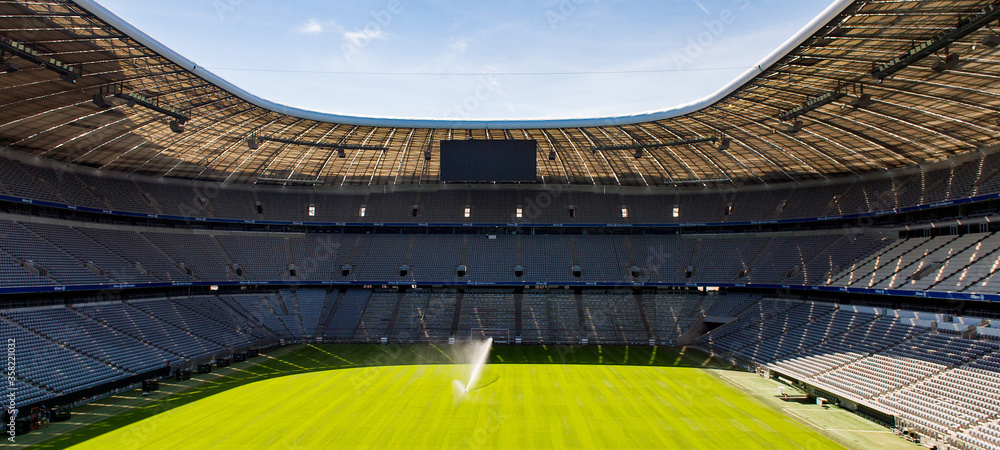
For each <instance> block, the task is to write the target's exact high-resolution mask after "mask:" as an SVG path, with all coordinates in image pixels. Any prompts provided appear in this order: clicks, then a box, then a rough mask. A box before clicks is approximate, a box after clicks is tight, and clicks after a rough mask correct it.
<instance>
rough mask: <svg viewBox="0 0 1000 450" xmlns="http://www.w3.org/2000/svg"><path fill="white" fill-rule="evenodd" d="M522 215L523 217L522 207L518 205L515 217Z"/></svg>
mask: <svg viewBox="0 0 1000 450" xmlns="http://www.w3.org/2000/svg"><path fill="white" fill-rule="evenodd" d="M522 217H524V208H521V207H520V206H518V207H517V218H518V219H520V218H522Z"/></svg>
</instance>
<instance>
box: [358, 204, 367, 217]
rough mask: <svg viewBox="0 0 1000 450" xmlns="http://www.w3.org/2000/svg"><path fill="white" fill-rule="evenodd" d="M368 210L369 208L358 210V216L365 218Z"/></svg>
mask: <svg viewBox="0 0 1000 450" xmlns="http://www.w3.org/2000/svg"><path fill="white" fill-rule="evenodd" d="M366 209H368V208H366V207H364V206H362V207H361V209H359V210H358V215H359V216H361V217H364V216H365V210H366Z"/></svg>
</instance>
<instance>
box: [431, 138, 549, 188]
mask: <svg viewBox="0 0 1000 450" xmlns="http://www.w3.org/2000/svg"><path fill="white" fill-rule="evenodd" d="M537 150H538V141H534V140H531V141H528V140H520V141H515V140H488V139H466V140H451V141H441V181H444V182H446V183H458V182H471V183H486V182H498V183H516V182H534V181H535V179H536V178H537V164H538V163H537V161H536V159H535V153H536V152H537Z"/></svg>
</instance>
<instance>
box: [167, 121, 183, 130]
mask: <svg viewBox="0 0 1000 450" xmlns="http://www.w3.org/2000/svg"><path fill="white" fill-rule="evenodd" d="M170 131H173V132H174V133H183V132H184V124H183V123H181V121H179V120H177V119H174V120H171V121H170Z"/></svg>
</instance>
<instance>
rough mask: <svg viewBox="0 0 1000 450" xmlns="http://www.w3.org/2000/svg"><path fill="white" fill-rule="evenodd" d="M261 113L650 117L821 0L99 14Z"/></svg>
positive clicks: (213, 5) (199, 8)
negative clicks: (222, 83) (276, 109)
mask: <svg viewBox="0 0 1000 450" xmlns="http://www.w3.org/2000/svg"><path fill="white" fill-rule="evenodd" d="M99 1H100V2H101V4H103V5H104V6H105V7H107V8H108V9H110V10H111V11H113V12H115V13H116V14H118V15H119V16H122V17H123V18H125V19H126V20H128V21H129V22H131V23H132V24H134V25H136V26H137V27H138V28H140V29H142V30H143V31H145V32H146V33H147V34H149V35H150V36H152V37H153V38H155V39H157V40H159V41H161V42H163V43H165V44H167V45H168V46H170V47H171V48H173V49H174V50H176V51H177V52H178V53H180V54H182V55H184V56H186V57H187V58H189V59H191V60H193V61H194V62H196V63H198V64H199V65H201V66H204V67H207V68H209V69H210V70H212V71H213V72H215V73H216V74H218V75H220V76H222V77H223V78H225V79H227V80H229V81H231V82H233V83H234V84H236V85H238V86H240V87H242V88H244V89H246V90H248V91H250V92H252V93H254V94H256V95H258V96H260V97H263V98H266V99H269V100H272V101H276V102H279V103H283V104H287V105H290V106H296V107H301V108H307V109H313V110H317V111H324V112H331V113H338V114H348V115H357V116H375V117H414V118H463V119H500V118H504V119H538V118H567V117H599V116H609V115H621V114H632V113H639V112H646V111H653V110H660V109H665V108H669V107H672V106H676V105H679V104H683V103H687V102H690V101H693V100H697V99H700V98H702V97H704V96H706V95H708V94H711V93H712V92H715V91H716V90H717V89H719V88H720V87H722V86H723V85H724V84H726V83H728V82H729V81H732V80H733V79H734V78H736V77H737V76H738V75H739V74H741V73H742V72H743V71H744V70H746V69H747V68H748V67H750V66H752V65H754V64H756V63H757V62H758V61H759V60H760V59H761V58H763V57H764V56H766V55H767V54H769V53H770V52H771V51H773V50H774V49H776V48H777V47H778V46H779V45H781V44H782V43H783V42H784V41H785V40H787V39H788V38H789V37H791V36H792V35H793V34H794V33H795V32H797V31H798V30H799V29H801V28H802V27H803V26H804V25H805V24H806V23H808V22H809V21H810V20H812V19H813V18H815V17H816V16H817V15H818V14H819V13H820V12H821V11H823V10H824V9H825V8H826V7H827V6H829V4H830V1H829V0H659V1H645V0H643V1H638V0H632V1H624V0H535V1H528V0H503V1H495V0H494V1H489V0H487V1H469V0H466V1H455V0H425V1H416V0H360V1H330V0H285V1H280V2H279V1H275V0H270V1H266V0H171V1H170V2H163V1H162V0H99Z"/></svg>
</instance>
